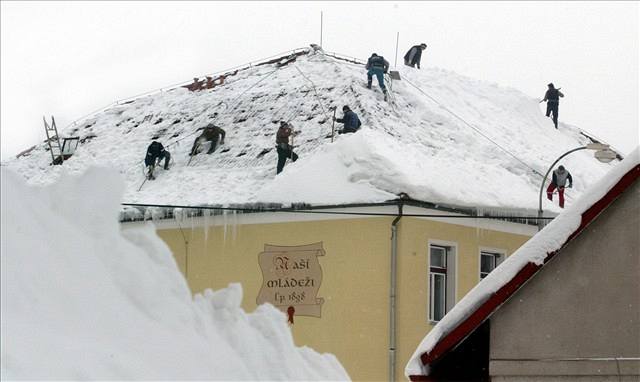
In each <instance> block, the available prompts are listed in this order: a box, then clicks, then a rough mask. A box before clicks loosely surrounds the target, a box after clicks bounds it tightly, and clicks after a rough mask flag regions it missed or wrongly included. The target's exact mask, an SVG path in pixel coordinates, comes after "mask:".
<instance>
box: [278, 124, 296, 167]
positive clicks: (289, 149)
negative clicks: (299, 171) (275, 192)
mask: <svg viewBox="0 0 640 382" xmlns="http://www.w3.org/2000/svg"><path fill="white" fill-rule="evenodd" d="M297 134H298V133H297V132H294V131H293V129H292V128H291V124H289V123H287V122H285V121H280V128H278V132H277V133H276V149H277V151H278V166H277V167H276V175H278V174H280V173H281V172H282V169H283V168H284V164H285V162H286V161H287V158H291V160H292V161H294V162H295V161H297V160H298V155H297V154H296V153H294V152H293V146H292V145H290V144H289V137H290V136H291V135H294V136H295V135H297Z"/></svg>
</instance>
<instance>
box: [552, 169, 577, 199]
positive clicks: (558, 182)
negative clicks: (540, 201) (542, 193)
mask: <svg viewBox="0 0 640 382" xmlns="http://www.w3.org/2000/svg"><path fill="white" fill-rule="evenodd" d="M567 181H569V188H571V187H573V178H571V173H569V171H567V170H566V169H565V168H564V166H558V169H557V170H554V171H553V179H552V180H551V184H549V187H547V199H549V200H551V201H553V191H554V190H555V189H556V188H557V189H558V196H559V198H560V200H559V205H560V208H564V186H565V185H566V184H567Z"/></svg>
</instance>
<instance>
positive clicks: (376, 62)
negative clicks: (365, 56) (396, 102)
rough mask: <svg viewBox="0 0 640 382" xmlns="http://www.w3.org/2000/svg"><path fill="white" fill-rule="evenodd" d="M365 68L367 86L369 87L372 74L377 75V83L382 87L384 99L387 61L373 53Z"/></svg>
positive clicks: (385, 96)
mask: <svg viewBox="0 0 640 382" xmlns="http://www.w3.org/2000/svg"><path fill="white" fill-rule="evenodd" d="M365 68H366V69H367V70H368V71H367V88H368V89H371V82H372V81H373V76H374V75H375V76H376V77H378V84H379V85H380V89H382V93H384V100H385V101H386V100H387V88H386V86H384V74H385V73H386V72H387V70H389V62H387V60H385V59H384V57H382V56H378V55H377V54H375V53H373V54H372V55H371V57H369V60H368V61H367V65H366V66H365Z"/></svg>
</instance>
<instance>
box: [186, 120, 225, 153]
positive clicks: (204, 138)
mask: <svg viewBox="0 0 640 382" xmlns="http://www.w3.org/2000/svg"><path fill="white" fill-rule="evenodd" d="M200 129H202V133H201V134H200V135H199V136H198V137H197V138H196V140H195V141H193V147H191V152H190V153H189V156H193V155H196V154H197V153H199V152H200V147H202V145H204V144H205V143H206V142H210V143H211V145H210V146H209V150H208V151H207V154H211V153H213V152H214V151H215V150H216V147H217V145H218V140H219V141H220V144H221V145H224V137H225V136H226V135H227V133H226V132H225V131H224V130H223V129H222V128H220V127H218V126H216V125H214V124H213V123H210V124H208V125H207V126H205V127H201V128H200ZM200 129H198V130H200Z"/></svg>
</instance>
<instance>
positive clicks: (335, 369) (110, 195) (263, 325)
mask: <svg viewBox="0 0 640 382" xmlns="http://www.w3.org/2000/svg"><path fill="white" fill-rule="evenodd" d="M124 189H125V184H124V182H123V180H122V179H121V176H119V175H118V174H117V173H116V172H115V171H113V170H107V169H99V168H91V169H89V170H87V172H86V174H85V175H83V176H82V177H75V176H67V177H63V178H62V179H61V180H60V181H59V182H58V183H55V184H53V185H51V186H48V187H46V188H34V187H28V186H26V185H25V184H24V182H23V180H21V179H19V178H18V177H17V176H16V175H14V174H13V173H10V172H9V171H6V170H5V169H4V168H3V169H2V252H1V272H2V279H1V282H2V285H1V286H2V288H1V293H2V295H1V297H2V298H1V300H0V301H1V312H2V316H1V318H2V320H1V321H2V322H1V329H2V330H1V331H2V337H1V350H2V351H1V377H2V380H8V379H11V380H12V379H38V380H50V379H65V380H81V379H101V380H129V379H146V380H175V379H180V380H186V379H200V380H212V379H217V380H346V379H348V378H349V377H348V375H347V374H346V372H345V370H344V369H343V368H342V366H341V365H340V363H339V362H338V361H337V359H336V358H335V357H334V356H333V355H330V354H318V353H316V352H315V351H313V350H311V349H309V348H306V347H295V345H294V342H293V338H292V335H291V332H290V329H289V328H288V327H287V324H286V317H285V316H284V315H283V314H282V313H281V312H280V311H278V310H277V309H275V308H274V307H273V306H271V305H261V306H259V307H258V308H257V309H256V311H255V312H253V313H245V312H244V311H243V310H242V308H241V307H240V303H241V300H242V288H241V286H240V285H239V284H232V285H229V287H228V288H226V289H223V290H219V291H215V292H214V291H211V290H207V291H205V292H204V294H202V295H196V296H195V297H194V298H192V296H191V292H190V291H189V288H188V286H187V284H186V282H185V280H184V278H183V277H182V275H181V274H180V272H179V271H178V269H177V266H176V264H175V262H174V260H173V257H172V255H171V253H170V251H169V249H168V247H167V246H166V245H165V244H164V242H162V241H161V239H160V238H158V237H157V236H156V234H155V229H154V227H153V226H152V225H148V226H145V227H143V228H140V229H137V230H131V229H129V230H127V232H126V234H124V233H121V231H120V227H119V224H118V221H117V217H118V211H119V203H120V200H121V196H122V192H123V191H124Z"/></svg>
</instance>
